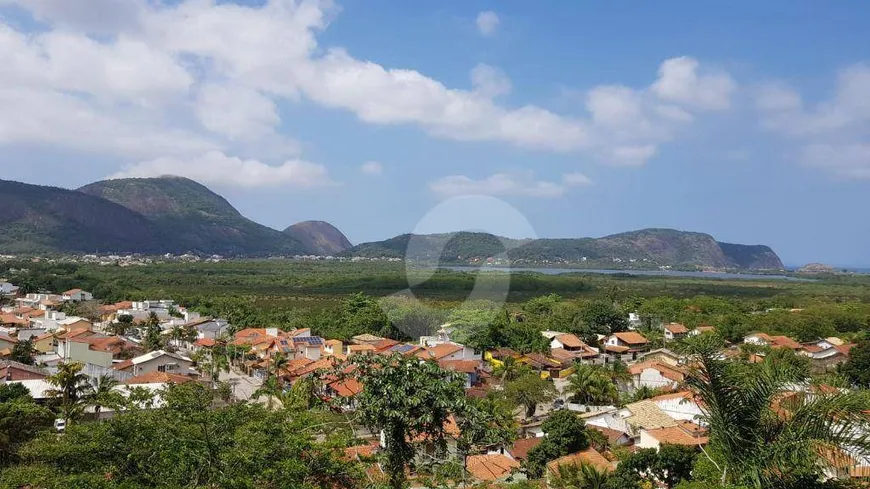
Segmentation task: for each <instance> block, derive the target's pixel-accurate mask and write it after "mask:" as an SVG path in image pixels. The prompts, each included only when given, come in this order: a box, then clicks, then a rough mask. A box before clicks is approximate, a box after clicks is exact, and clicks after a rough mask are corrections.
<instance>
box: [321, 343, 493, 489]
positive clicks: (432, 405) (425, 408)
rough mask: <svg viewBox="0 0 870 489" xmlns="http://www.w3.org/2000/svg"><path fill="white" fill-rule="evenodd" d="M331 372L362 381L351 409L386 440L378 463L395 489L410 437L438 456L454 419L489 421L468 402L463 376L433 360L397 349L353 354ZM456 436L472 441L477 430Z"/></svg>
mask: <svg viewBox="0 0 870 489" xmlns="http://www.w3.org/2000/svg"><path fill="white" fill-rule="evenodd" d="M334 375H336V376H337V377H339V378H347V377H349V376H352V377H353V378H355V379H357V380H358V381H359V382H361V383H362V385H363V386H364V388H363V390H362V391H361V392H360V393H359V394H357V396H356V401H357V406H358V408H357V411H356V412H357V414H358V415H359V416H360V419H361V421H362V422H363V424H365V425H366V426H368V427H369V428H370V429H371V430H373V431H375V432H380V433H382V436H383V440H384V443H385V446H386V448H385V451H386V460H385V462H384V465H383V467H384V470H385V472H386V473H387V476H388V479H389V486H390V487H391V488H394V489H399V488H401V487H403V486H404V484H405V469H406V468H407V467H408V465H409V464H410V463H411V462H412V461H413V460H414V458H415V456H416V455H417V445H416V444H415V440H416V441H419V440H425V441H426V442H427V444H428V445H429V446H431V447H433V448H434V457H435V458H436V460H437V459H443V458H444V455H445V451H446V438H447V436H450V435H449V434H448V431H447V429H448V426H449V425H450V424H451V423H452V422H453V421H456V422H457V423H458V426H459V427H463V426H466V427H469V424H467V423H465V421H463V420H465V419H474V420H475V422H474V423H472V424H474V425H476V426H478V427H479V426H481V425H487V426H489V425H490V423H489V422H488V421H487V419H486V418H487V416H486V415H485V414H484V413H485V412H484V411H481V410H476V411H472V409H471V408H470V407H469V404H468V401H467V399H466V397H465V378H464V376H463V375H461V374H457V373H455V372H447V371H444V370H442V369H441V368H440V367H439V366H438V364H437V363H435V362H421V361H419V359H416V358H413V357H412V358H408V357H404V356H402V355H392V356H388V357H385V356H373V355H355V356H353V357H351V360H350V364H349V365H343V366H340V367H338V368H337V369H336V371H335V372H334ZM478 429H479V428H478ZM478 433H479V432H478ZM460 436H464V439H465V440H466V441H467V442H473V441H474V440H475V439H478V436H479V435H475V436H471V435H469V434H466V435H462V434H460Z"/></svg>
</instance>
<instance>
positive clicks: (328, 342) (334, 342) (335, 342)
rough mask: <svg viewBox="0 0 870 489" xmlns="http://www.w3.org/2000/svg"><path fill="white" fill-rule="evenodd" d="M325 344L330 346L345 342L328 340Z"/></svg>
mask: <svg viewBox="0 0 870 489" xmlns="http://www.w3.org/2000/svg"><path fill="white" fill-rule="evenodd" d="M324 344H326V345H330V346H335V345H338V346H341V345H343V344H344V343H342V341H341V340H326V342H325V343H324Z"/></svg>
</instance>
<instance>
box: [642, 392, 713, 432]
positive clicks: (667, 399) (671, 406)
mask: <svg viewBox="0 0 870 489" xmlns="http://www.w3.org/2000/svg"><path fill="white" fill-rule="evenodd" d="M648 400H649V401H650V402H652V403H653V404H655V405H656V406H658V408H659V409H661V410H662V412H664V413H665V414H667V415H668V416H670V417H671V418H673V419H675V420H677V421H692V422H695V423H699V424H701V422H702V421H701V418H702V417H703V416H704V411H703V409H702V408H701V405H700V404H699V403H698V400H697V399H696V398H695V396H694V394H692V393H691V392H689V391H679V392H672V393H669V394H662V395H660V396H656V397H652V398H650V399H648Z"/></svg>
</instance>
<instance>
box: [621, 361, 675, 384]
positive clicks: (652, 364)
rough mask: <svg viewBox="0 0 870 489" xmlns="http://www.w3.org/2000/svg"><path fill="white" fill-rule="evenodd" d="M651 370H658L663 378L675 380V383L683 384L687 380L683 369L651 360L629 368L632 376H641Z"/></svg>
mask: <svg viewBox="0 0 870 489" xmlns="http://www.w3.org/2000/svg"><path fill="white" fill-rule="evenodd" d="M648 368H651V369H654V370H657V371H658V372H659V374H661V376H662V377H664V378H666V379H668V380H673V381H674V382H682V381H683V380H684V379H685V378H686V373H685V372H684V371H683V369H681V368H677V367H674V366H672V365H668V364H666V363H662V362H657V361H655V360H651V361H648V362H641V363H636V364H634V365H632V366H631V367H629V368H628V371H629V372H631V375H640V374H641V372H643V371H644V370H646V369H648Z"/></svg>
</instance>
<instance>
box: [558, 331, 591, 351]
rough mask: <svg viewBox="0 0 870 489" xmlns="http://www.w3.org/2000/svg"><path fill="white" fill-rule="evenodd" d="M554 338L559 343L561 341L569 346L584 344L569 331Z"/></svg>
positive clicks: (577, 346)
mask: <svg viewBox="0 0 870 489" xmlns="http://www.w3.org/2000/svg"><path fill="white" fill-rule="evenodd" d="M556 340H558V341H559V343H562V344H563V345H565V346H568V347H571V348H582V347H584V346H586V343H583V342H582V341H580V338H578V337H577V336H575V335H573V334H571V333H565V334H560V335H556Z"/></svg>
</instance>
